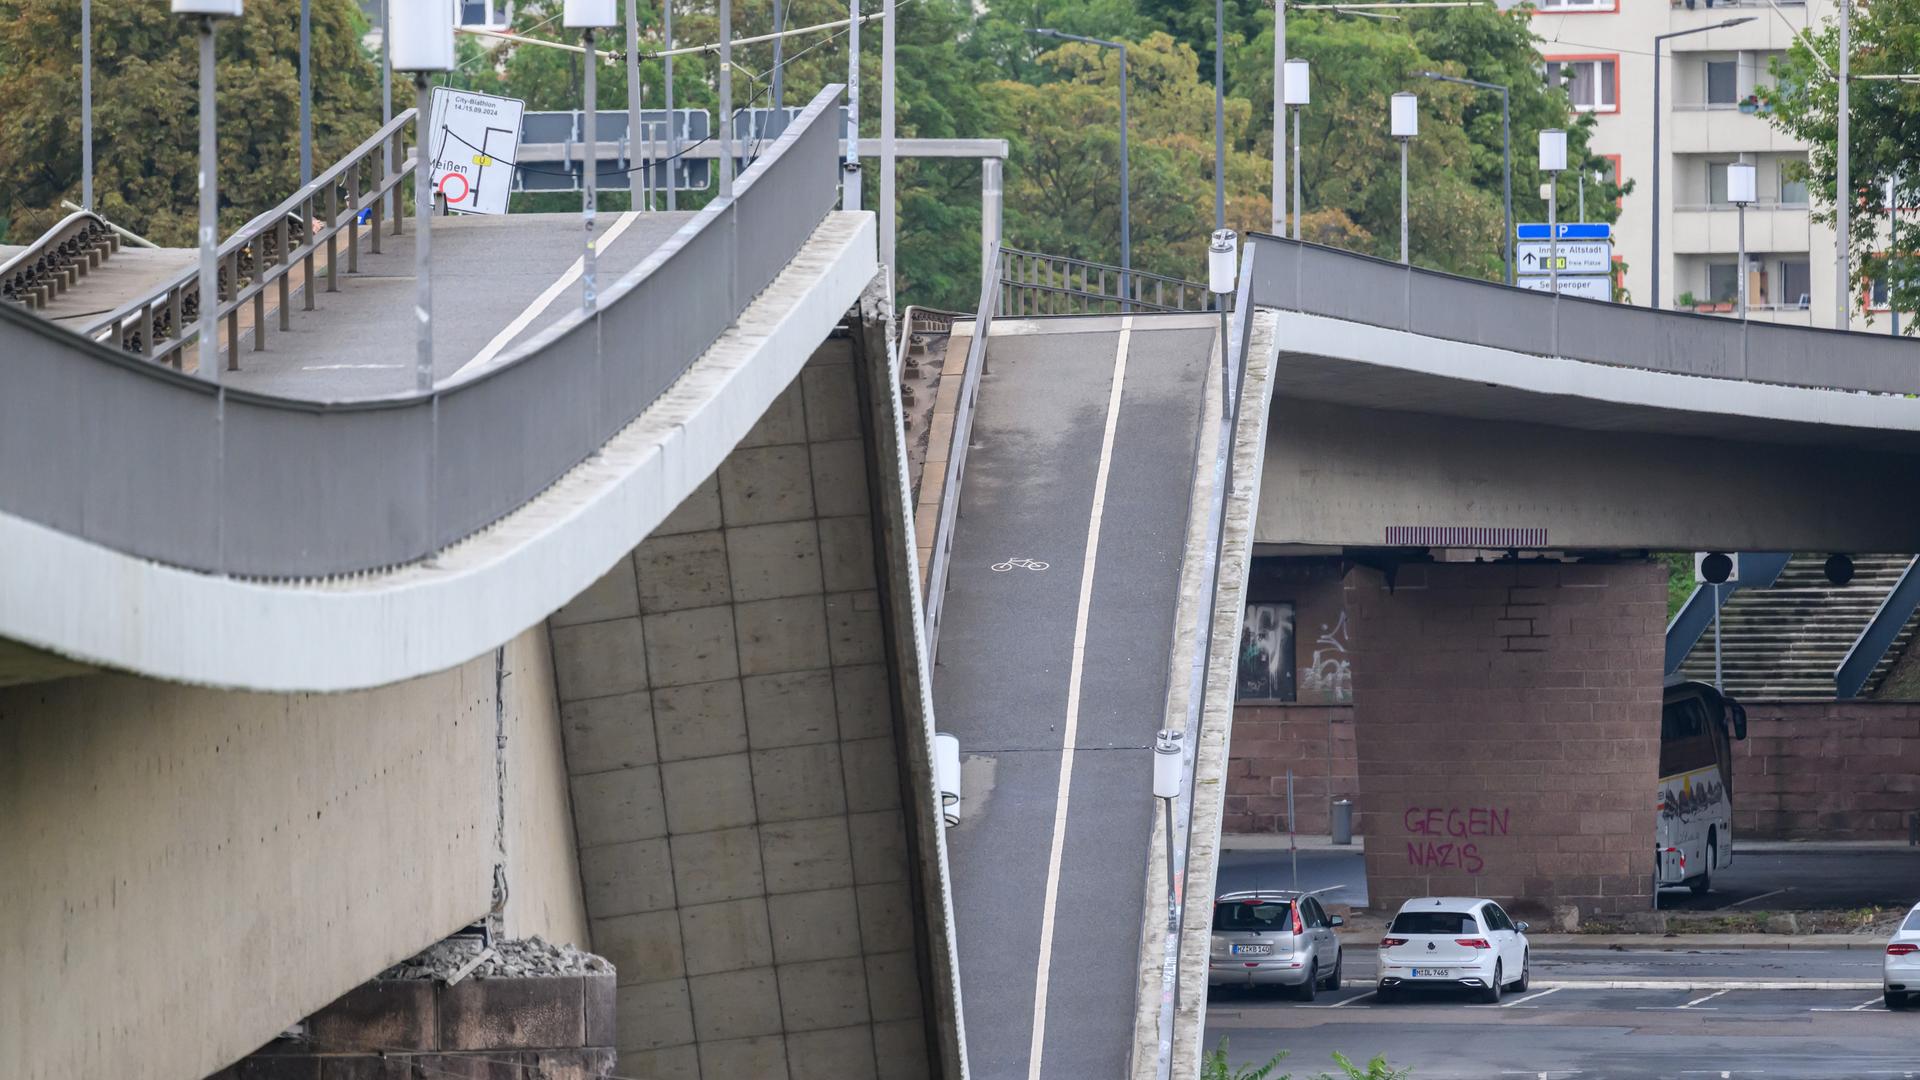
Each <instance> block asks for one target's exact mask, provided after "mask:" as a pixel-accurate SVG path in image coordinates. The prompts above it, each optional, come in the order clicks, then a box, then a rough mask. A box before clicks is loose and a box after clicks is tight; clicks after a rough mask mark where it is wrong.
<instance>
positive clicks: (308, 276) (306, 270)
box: [300, 190, 316, 311]
mask: <svg viewBox="0 0 1920 1080" xmlns="http://www.w3.org/2000/svg"><path fill="white" fill-rule="evenodd" d="M300 217H301V220H302V221H304V222H305V223H306V230H307V242H306V243H304V244H302V245H300V246H301V247H302V248H304V249H305V251H304V252H303V253H302V254H301V256H300V266H301V273H302V274H303V275H304V278H303V280H302V281H301V282H300V306H301V307H302V308H305V309H306V310H308V311H312V310H313V286H314V284H315V282H314V280H313V249H314V247H315V246H316V245H315V244H314V237H313V192H312V191H311V190H309V191H308V192H307V198H306V200H305V201H304V202H302V203H301V204H300Z"/></svg>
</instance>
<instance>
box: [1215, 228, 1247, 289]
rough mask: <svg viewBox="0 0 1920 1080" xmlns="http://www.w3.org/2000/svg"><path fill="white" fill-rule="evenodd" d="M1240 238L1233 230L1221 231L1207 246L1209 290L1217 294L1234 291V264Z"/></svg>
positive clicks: (1216, 233)
mask: <svg viewBox="0 0 1920 1080" xmlns="http://www.w3.org/2000/svg"><path fill="white" fill-rule="evenodd" d="M1239 240H1240V238H1239V237H1237V236H1235V235H1234V233H1233V230H1232V229H1221V230H1219V231H1217V232H1215V233H1214V234H1213V239H1212V240H1211V241H1210V242H1209V243H1208V244H1207V288H1208V289H1210V290H1212V291H1213V292H1217V293H1230V292H1232V291H1233V278H1234V263H1235V261H1236V259H1235V256H1236V255H1237V254H1238V248H1239Z"/></svg>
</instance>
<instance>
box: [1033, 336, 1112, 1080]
mask: <svg viewBox="0 0 1920 1080" xmlns="http://www.w3.org/2000/svg"><path fill="white" fill-rule="evenodd" d="M1132 338H1133V316H1131V315H1126V316H1122V317H1121V319H1120V342H1119V344H1118V345H1117V346H1116V347H1115V348H1114V350H1113V387H1112V389H1110V390H1109V391H1108V392H1107V428H1106V431H1105V432H1104V433H1102V435H1101V436H1100V468H1099V471H1098V472H1097V473H1096V474H1095V475H1094V479H1093V512H1092V514H1090V515H1089V516H1088V518H1087V555H1086V559H1085V561H1084V562H1082V563H1081V566H1080V607H1079V610H1078V612H1077V613H1076V614H1075V615H1074V622H1073V662H1072V666H1071V668H1070V669H1069V672H1068V675H1067V718H1066V727H1065V729H1064V730H1063V731H1062V732H1061V735H1060V738H1061V745H1060V790H1059V792H1058V794H1056V795H1055V796H1054V802H1053V848H1052V851H1051V852H1050V853H1049V854H1048V856H1047V892H1046V900H1045V903H1044V905H1043V906H1042V907H1041V909H1040V961H1039V967H1038V969H1037V970H1036V971H1035V972H1034V978H1033V1044H1032V1047H1031V1048H1030V1050H1029V1051H1028V1058H1027V1077H1028V1080H1040V1052H1041V1048H1042V1047H1043V1046H1044V1045H1045V1043H1046V1040H1047V982H1048V974H1049V968H1050V966H1051V961H1052V957H1053V913H1054V906H1055V904H1056V903H1058V901H1059V898H1060V857H1061V854H1062V850H1063V848H1064V847H1065V846H1066V842H1067V797H1068V796H1069V795H1070V794H1071V793H1072V790H1073V743H1074V739H1075V738H1076V736H1077V735H1078V733H1079V729H1080V674H1081V671H1082V669H1083V667H1084V666H1085V663H1086V658H1087V613H1088V611H1089V609H1090V608H1091V607H1092V606H1093V567H1094V560H1095V559H1096V558H1098V557H1099V554H1100V518H1101V515H1102V514H1103V513H1105V511H1106V506H1107V474H1108V471H1109V470H1110V469H1111V468H1112V466H1113V436H1114V433H1115V432H1116V431H1117V430H1119V427H1120V392H1121V390H1122V389H1123V388H1124V387H1125V385H1126V381H1127V346H1128V344H1129V343H1130V342H1131V341H1132Z"/></svg>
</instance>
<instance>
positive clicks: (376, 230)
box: [354, 150, 387, 255]
mask: <svg viewBox="0 0 1920 1080" xmlns="http://www.w3.org/2000/svg"><path fill="white" fill-rule="evenodd" d="M373 160H374V170H373V171H374V172H375V174H377V175H378V176H379V178H380V180H379V183H377V184H375V185H374V186H375V187H376V188H377V189H378V190H379V192H380V194H377V195H375V196H374V197H373V231H372V232H371V233H369V234H367V244H368V250H370V251H372V252H373V253H374V254H375V255H378V254H380V219H381V217H382V216H383V215H382V214H381V209H380V208H381V207H382V206H384V205H385V204H386V200H387V197H386V189H387V154H386V151H385V150H382V151H380V152H379V153H377V154H375V155H374V159H373ZM359 168H360V164H359V162H355V163H354V169H355V170H356V171H357V170H358V169H359Z"/></svg>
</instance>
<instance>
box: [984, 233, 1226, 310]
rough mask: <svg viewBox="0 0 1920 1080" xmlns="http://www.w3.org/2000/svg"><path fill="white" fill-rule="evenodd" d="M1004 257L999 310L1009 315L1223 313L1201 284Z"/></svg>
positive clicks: (1079, 262) (1064, 261) (1082, 263)
mask: <svg viewBox="0 0 1920 1080" xmlns="http://www.w3.org/2000/svg"><path fill="white" fill-rule="evenodd" d="M1000 255H1001V258H1000V284H1001V301H1000V310H1001V312H1002V313H1003V314H1006V315H1015V316H1018V315H1089V314H1117V313H1119V312H1120V311H1121V310H1122V309H1123V308H1124V309H1126V310H1130V311H1146V312H1167V311H1218V310H1219V303H1220V298H1219V296H1218V295H1217V294H1215V293H1211V292H1208V291H1207V287H1206V286H1205V285H1202V284H1200V283H1199V282H1194V281H1186V280H1184V279H1181V278H1176V277H1168V276H1166V275H1165V274H1150V273H1147V272H1145V271H1143V270H1125V269H1122V268H1121V267H1118V266H1112V265H1109V264H1107V263H1097V262H1088V261H1087V260H1085V259H1070V258H1067V257H1065V256H1061V255H1045V254H1041V253H1040V252H1035V251H1020V250H1018V249H1015V248H1001V249H1000ZM1076 275H1078V277H1079V279H1080V280H1079V284H1077V285H1076V284H1075V283H1074V278H1075V276H1076ZM1129 291H1131V292H1132V294H1133V295H1132V297H1131V299H1130V300H1129V298H1128V296H1127V293H1128V292H1129Z"/></svg>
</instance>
